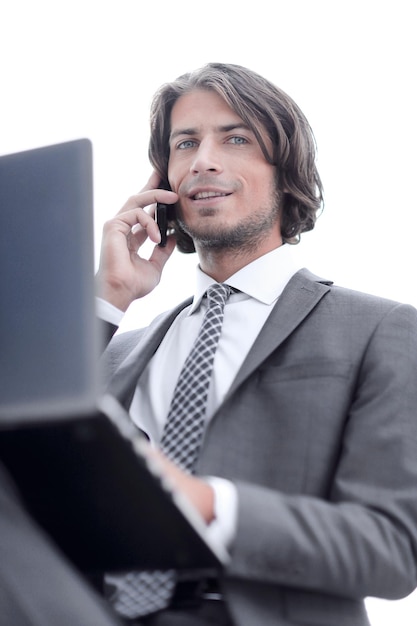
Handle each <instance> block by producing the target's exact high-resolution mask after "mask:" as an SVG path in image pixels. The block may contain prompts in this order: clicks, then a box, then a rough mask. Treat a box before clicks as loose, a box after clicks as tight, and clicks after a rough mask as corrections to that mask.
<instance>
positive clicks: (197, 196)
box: [189, 191, 231, 200]
mask: <svg viewBox="0 0 417 626" xmlns="http://www.w3.org/2000/svg"><path fill="white" fill-rule="evenodd" d="M230 195H231V194H230V193H225V192H224V191H197V192H196V193H191V194H190V195H189V197H190V198H191V200H206V199H207V198H225V197H226V196H230Z"/></svg>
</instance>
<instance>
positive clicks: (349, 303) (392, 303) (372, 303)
mask: <svg viewBox="0 0 417 626" xmlns="http://www.w3.org/2000/svg"><path fill="white" fill-rule="evenodd" d="M298 282H299V283H301V285H302V286H306V288H313V289H321V290H324V291H325V296H324V298H323V303H326V305H327V306H334V307H336V308H339V309H341V310H343V311H345V312H346V313H348V312H349V311H351V312H352V313H355V312H362V313H364V314H371V313H374V314H379V315H381V316H383V315H385V314H387V313H389V312H390V311H398V312H399V313H400V314H402V315H404V314H405V315H408V316H410V317H411V318H413V317H416V315H417V309H416V307H414V306H413V305H412V304H409V303H403V302H399V301H396V300H393V299H390V298H386V297H383V296H379V295H375V294H370V293H366V292H363V291H358V290H355V289H351V288H349V287H345V286H340V285H337V284H335V283H333V282H332V281H330V280H326V279H323V278H320V277H319V276H316V275H315V274H312V273H311V272H309V270H306V269H303V270H301V271H300V272H299V273H298Z"/></svg>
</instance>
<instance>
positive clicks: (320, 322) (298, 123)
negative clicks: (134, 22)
mask: <svg viewBox="0 0 417 626" xmlns="http://www.w3.org/2000/svg"><path fill="white" fill-rule="evenodd" d="M149 154H150V158H151V162H152V164H153V166H154V168H155V173H154V174H153V175H152V176H151V178H150V180H149V182H148V184H147V185H146V186H145V188H144V189H143V190H142V191H141V192H140V193H139V194H137V195H135V196H133V197H131V198H130V199H129V200H128V202H127V203H126V204H125V206H124V207H123V208H122V210H121V211H120V212H119V213H118V215H117V216H116V217H115V218H114V219H113V220H110V221H109V222H108V223H107V224H106V226H105V229H104V234H103V247H102V256H101V266H100V270H99V274H98V277H99V280H100V285H101V295H102V299H103V301H105V302H107V304H106V303H105V302H102V307H103V314H104V316H105V317H106V318H107V319H108V321H112V322H113V323H116V325H117V323H118V320H119V319H120V315H121V314H122V313H121V312H123V311H125V310H126V309H127V307H128V306H129V304H130V303H131V302H132V301H133V300H135V299H137V298H140V297H143V296H145V295H146V294H148V293H149V292H150V291H151V290H152V289H153V288H154V287H155V286H156V285H157V284H158V282H159V279H160V276H161V273H162V271H163V267H164V265H165V263H166V262H167V261H168V259H169V257H170V255H171V253H172V251H173V250H174V247H175V244H177V245H178V247H179V248H180V250H182V251H184V252H192V251H194V250H196V251H197V254H198V258H199V267H198V268H197V283H196V290H195V295H194V299H193V301H192V302H191V301H187V302H186V303H184V304H182V305H180V306H179V307H177V309H176V310H175V311H173V312H170V313H168V314H167V315H163V316H161V317H160V318H157V320H156V321H155V322H154V323H153V324H152V325H151V327H150V329H148V330H139V331H132V332H129V333H121V334H118V335H116V336H115V337H114V339H113V340H112V341H111V342H110V344H109V347H108V350H107V352H106V355H105V359H104V363H103V367H104V371H105V373H106V377H107V379H108V387H107V390H108V391H109V392H110V393H112V394H114V395H115V396H116V397H118V398H119V400H120V401H121V402H122V403H123V404H124V405H125V406H126V408H127V409H128V410H129V411H130V413H131V415H132V419H133V420H134V421H135V423H136V424H137V425H138V427H139V428H141V429H142V430H143V431H145V432H146V433H147V435H148V436H149V438H150V440H151V442H152V443H153V444H154V447H162V449H163V450H166V447H165V435H164V432H165V431H164V429H165V428H166V422H167V415H168V413H169V409H170V402H171V398H172V396H173V395H174V389H175V385H176V382H177V379H178V377H179V376H180V370H181V368H182V365H183V363H184V361H185V360H186V358H187V354H188V353H189V352H190V351H191V349H192V345H193V342H194V341H195V339H196V337H197V335H198V332H199V327H200V325H201V323H202V320H203V316H204V312H205V310H206V308H207V305H206V302H205V298H204V297H203V296H204V294H205V292H206V291H207V289H208V288H209V287H210V285H212V284H213V283H215V284H216V283H221V284H227V285H229V286H230V287H231V288H232V289H233V292H232V293H231V295H230V297H229V299H228V301H227V303H226V305H225V309H224V318H223V326H222V330H221V335H220V339H219V343H218V347H217V350H216V353H215V357H214V370H213V373H212V375H211V382H210V389H209V393H208V398H207V402H206V403H205V408H204V410H205V428H204V433H203V435H202V440H200V441H199V443H198V446H199V448H198V453H197V460H196V463H195V465H194V466H193V468H192V470H191V471H186V470H184V469H183V466H182V464H181V463H178V462H177V458H176V456H175V454H172V455H171V454H167V453H165V454H164V453H162V454H159V453H156V454H158V459H159V462H160V463H161V466H163V467H164V469H165V471H166V472H167V473H168V474H169V475H170V476H171V479H172V480H173V481H174V482H175V483H176V484H177V486H178V487H179V488H180V489H182V490H183V491H184V493H185V494H186V495H187V496H188V497H189V499H190V500H191V502H193V504H194V505H195V506H196V508H197V509H198V510H199V511H200V513H201V515H202V517H203V518H204V519H205V521H206V523H207V525H208V527H209V530H210V532H213V533H217V534H218V535H219V537H221V540H222V541H223V542H224V544H225V546H226V547H227V549H228V551H229V553H230V562H229V564H228V565H227V566H226V568H225V571H224V572H222V574H221V575H220V576H219V580H217V581H216V584H217V585H218V589H217V591H218V592H219V593H220V595H221V598H222V600H221V601H211V600H209V599H208V597H206V596H205V595H204V593H203V592H201V593H200V592H198V591H196V590H195V589H194V590H193V591H192V593H191V592H190V598H187V600H191V601H192V602H193V607H192V608H187V606H186V603H183V604H180V605H178V604H176V603H175V596H174V600H173V601H172V602H171V606H170V605H168V607H167V608H164V609H162V610H160V611H158V612H155V613H153V614H150V615H148V616H147V617H146V616H145V617H141V616H140V614H139V613H137V614H135V611H134V610H133V612H132V614H130V615H128V619H130V620H132V621H133V622H134V623H135V622H136V623H144V624H145V623H146V624H152V625H157V626H162V625H165V624H168V625H169V624H196V625H197V624H209V623H213V624H235V625H237V626H253V625H254V624H263V625H264V626H265V625H266V626H269V625H271V626H272V625H278V624H279V625H282V626H284V625H285V626H287V625H288V626H290V625H296V624H320V625H325V624H329V625H330V624H331V625H333V626H334V625H335V624H345V625H352V626H353V625H355V626H364V625H366V624H369V621H368V619H367V616H366V611H365V608H364V603H363V599H364V598H365V597H366V596H379V597H385V598H400V597H403V596H405V595H407V594H409V593H410V592H411V591H412V590H413V589H414V588H415V586H416V582H417V574H416V550H417V419H416V417H417V416H416V411H417V384H416V383H417V315H416V311H415V310H414V309H413V308H412V307H410V306H407V305H401V304H398V303H395V302H391V301H388V300H384V299H379V298H376V297H373V296H369V295H365V294H360V293H356V292H353V291H349V290H346V289H342V288H339V287H335V286H333V285H332V283H331V282H329V281H327V280H323V279H320V278H318V277H316V276H314V275H312V274H311V273H310V272H309V271H307V270H306V269H302V268H299V267H298V266H297V264H296V263H295V261H294V259H293V258H292V255H291V245H290V244H291V243H295V242H296V241H297V240H298V238H299V236H300V234H301V233H302V232H304V231H306V230H310V229H311V228H313V226H314V222H315V219H316V215H317V212H318V210H319V209H320V207H321V203H322V190H321V183H320V178H319V176H318V173H317V170H316V167H315V161H314V159H315V149H314V140H313V137H312V133H311V130H310V128H309V125H308V123H307V121H306V119H305V117H304V115H303V114H302V112H301V111H300V110H299V108H298V107H297V105H296V104H295V103H294V102H293V101H292V100H291V99H290V98H289V97H288V96H287V95H286V94H284V93H283V92H282V91H280V90H279V89H277V88H276V87H274V86H273V85H272V84H271V83H269V82H268V81H266V80H264V79H263V78H262V77H260V76H258V75H257V74H255V73H254V72H251V71H250V70H247V69H245V68H242V67H239V66H234V65H223V64H216V63H215V64H209V65H207V66H206V67H204V68H202V69H201V70H199V71H197V72H194V73H191V74H189V75H185V76H183V77H180V78H179V79H178V80H176V81H174V82H173V83H171V84H167V85H164V86H163V87H162V88H161V90H160V91H159V92H158V93H157V95H156V97H155V100H154V103H153V106H152V117H151V139H150V151H149ZM156 202H160V203H165V204H168V205H175V215H176V217H175V220H174V221H172V222H171V226H172V227H173V229H174V231H173V234H171V235H169V237H168V241H167V245H166V246H165V247H160V246H157V245H156V246H155V249H154V251H153V253H152V254H151V256H150V258H149V259H145V258H142V257H141V256H140V254H139V253H137V251H138V250H139V248H140V247H141V245H142V244H143V243H144V242H145V240H146V239H147V238H148V237H149V238H150V239H151V240H152V241H153V242H154V243H155V244H158V243H159V241H160V233H159V230H158V228H157V225H156V223H155V221H154V219H153V212H152V210H151V211H149V212H147V211H146V210H145V208H146V207H149V206H150V205H152V204H154V203H156ZM161 381H163V384H161ZM177 430H181V428H180V427H177ZM175 434H176V433H175ZM171 435H172V431H171ZM172 436H173V435H172ZM183 445H185V446H186V445H187V443H184V444H183ZM144 511H145V512H146V503H144ZM110 580H111V579H110ZM113 583H114V588H113V592H114V594H113V595H112V596H111V598H110V601H111V602H112V603H113V604H114V606H115V607H116V609H117V607H118V606H120V605H119V604H118V602H119V599H120V597H121V594H123V577H122V578H121V579H120V580H119V582H118V581H117V580H114V581H113ZM216 597H218V595H216ZM123 615H127V614H126V613H123Z"/></svg>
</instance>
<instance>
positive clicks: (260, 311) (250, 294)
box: [100, 244, 301, 546]
mask: <svg viewBox="0 0 417 626" xmlns="http://www.w3.org/2000/svg"><path fill="white" fill-rule="evenodd" d="M300 267H301V266H300V264H299V263H298V262H297V261H296V259H295V258H294V256H293V254H292V251H291V246H290V245H289V244H285V245H283V246H281V247H279V248H276V249H275V250H272V251H271V252H269V253H267V254H265V255H263V256H261V257H259V258H258V259H256V260H255V261H253V262H252V263H250V264H249V265H246V266H245V267H243V268H242V269H241V270H239V271H238V272H236V273H235V274H233V275H232V276H230V278H228V279H227V281H225V282H226V283H227V284H228V285H230V286H231V287H234V288H235V289H237V290H239V292H238V293H232V294H231V296H230V298H229V300H228V301H227V303H226V306H225V313H224V320H223V327H222V333H221V336H220V340H219V344H218V347H217V350H216V355H215V359H214V370H213V377H212V381H211V384H210V389H209V397H208V405H207V412H206V420H210V419H211V417H212V416H213V414H214V413H215V411H216V410H217V408H218V407H219V406H220V404H221V402H222V401H223V399H224V397H225V395H226V393H227V391H228V389H229V388H230V386H231V384H232V382H233V380H234V378H235V376H236V374H237V372H238V370H239V368H240V366H241V365H242V363H243V361H244V359H245V357H246V356H247V354H248V352H249V350H250V349H251V347H252V345H253V343H254V341H255V339H256V337H257V336H258V334H259V332H260V330H261V328H262V326H263V325H264V323H265V321H266V319H267V317H268V315H269V314H270V312H271V310H272V308H273V307H274V305H275V303H276V301H277V299H278V298H279V296H280V295H281V293H282V291H283V290H284V288H285V286H286V285H287V283H288V281H289V280H290V278H291V277H292V276H293V275H294V274H295V273H296V272H297V271H298V270H299V269H300ZM213 282H215V281H213V279H212V278H210V276H208V275H207V274H205V273H204V272H202V271H201V269H200V268H199V267H198V268H197V276H196V288H195V293H194V299H193V302H192V304H191V305H190V306H189V307H187V308H186V309H184V310H183V311H182V312H181V313H180V314H179V315H178V316H177V318H176V319H175V320H174V323H173V324H172V325H171V327H170V328H169V330H168V332H167V334H166V335H165V337H164V339H163V341H162V343H161V345H160V346H159V348H158V350H157V351H156V353H155V355H154V356H153V357H152V359H151V361H150V362H149V364H148V366H147V368H146V369H145V371H144V372H143V374H142V376H141V377H140V380H139V381H138V385H137V388H136V392H135V394H134V398H133V401H132V405H131V409H130V414H131V417H132V420H133V421H134V422H135V423H136V424H137V425H138V426H139V428H141V429H142V430H143V431H145V432H146V433H147V434H148V436H149V437H150V440H151V442H152V443H154V444H156V445H157V444H158V443H159V441H160V439H161V435H162V430H163V427H164V424H165V420H166V417H167V415H168V411H169V405H170V402H171V398H172V395H173V392H174V388H175V385H176V382H177V380H178V377H179V374H180V371H181V368H182V366H183V364H184V362H185V359H186V358H187V356H188V354H189V353H190V351H191V348H192V345H193V343H194V341H195V339H196V337H197V334H198V331H199V329H200V326H201V323H202V320H203V317H204V313H205V310H206V307H207V301H206V299H203V296H204V294H205V292H206V290H207V289H208V287H209V286H210V285H212V284H213ZM100 307H101V311H100V314H101V316H102V317H104V318H105V319H107V321H112V322H113V323H118V322H117V309H116V310H115V309H114V307H111V305H110V307H111V308H109V309H108V310H107V313H106V311H105V307H106V304H104V303H103V302H102V303H101V304H100ZM119 315H120V313H119ZM118 321H120V319H119V320H118ZM208 480H209V481H210V483H211V485H212V486H213V488H214V491H215V520H214V522H212V524H211V525H210V532H211V533H212V535H213V539H215V540H216V541H219V540H220V541H222V542H223V543H224V544H225V545H226V546H229V545H230V543H231V541H232V539H233V536H234V529H235V519H236V511H237V497H236V491H235V488H234V486H233V485H232V484H231V483H230V482H229V481H226V480H224V479H220V478H215V477H211V478H209V479H208Z"/></svg>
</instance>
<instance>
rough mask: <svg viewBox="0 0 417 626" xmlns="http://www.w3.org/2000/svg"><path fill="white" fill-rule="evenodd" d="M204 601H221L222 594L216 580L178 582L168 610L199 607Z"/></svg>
mask: <svg viewBox="0 0 417 626" xmlns="http://www.w3.org/2000/svg"><path fill="white" fill-rule="evenodd" d="M205 600H212V601H217V602H219V601H222V600H223V594H222V592H221V590H220V587H219V583H218V580H217V579H215V578H204V579H203V580H180V581H179V582H177V585H176V587H175V592H174V595H173V597H172V600H171V604H170V608H172V609H186V608H192V607H196V606H200V605H201V603H202V602H203V601H205Z"/></svg>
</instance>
